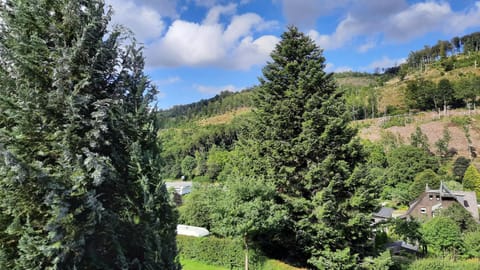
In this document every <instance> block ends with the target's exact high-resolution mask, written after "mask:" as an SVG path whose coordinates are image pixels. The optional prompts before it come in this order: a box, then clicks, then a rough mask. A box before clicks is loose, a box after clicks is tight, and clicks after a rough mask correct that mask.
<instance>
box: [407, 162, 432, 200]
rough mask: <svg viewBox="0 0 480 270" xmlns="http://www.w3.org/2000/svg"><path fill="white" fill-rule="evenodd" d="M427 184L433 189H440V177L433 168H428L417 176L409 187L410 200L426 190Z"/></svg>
mask: <svg viewBox="0 0 480 270" xmlns="http://www.w3.org/2000/svg"><path fill="white" fill-rule="evenodd" d="M427 184H428V186H429V187H430V188H432V189H438V187H439V186H440V177H439V176H438V175H437V174H436V173H435V172H434V171H432V170H431V169H427V170H425V171H423V172H421V173H419V174H417V175H416V176H415V179H414V180H413V183H412V184H411V185H410V188H409V194H410V201H411V200H413V199H415V198H417V197H418V196H420V194H422V193H423V192H424V191H425V186H426V185H427Z"/></svg>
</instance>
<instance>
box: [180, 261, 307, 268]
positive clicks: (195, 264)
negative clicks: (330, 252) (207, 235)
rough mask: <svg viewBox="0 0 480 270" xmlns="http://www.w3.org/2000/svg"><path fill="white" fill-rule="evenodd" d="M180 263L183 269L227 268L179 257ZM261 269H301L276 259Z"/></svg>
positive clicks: (267, 262) (266, 263)
mask: <svg viewBox="0 0 480 270" xmlns="http://www.w3.org/2000/svg"><path fill="white" fill-rule="evenodd" d="M180 263H181V264H182V269H183V270H228V269H227V268H223V267H219V266H212V265H208V264H204V263H200V262H197V261H192V260H186V259H181V260H180ZM262 270H301V269H300V268H295V267H293V266H290V265H287V264H284V263H282V262H279V261H276V260H267V261H266V262H265V265H264V266H263V267H262Z"/></svg>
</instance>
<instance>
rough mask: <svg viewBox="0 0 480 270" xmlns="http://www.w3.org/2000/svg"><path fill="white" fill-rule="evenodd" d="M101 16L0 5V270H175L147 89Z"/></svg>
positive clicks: (91, 5)
mask: <svg viewBox="0 0 480 270" xmlns="http://www.w3.org/2000/svg"><path fill="white" fill-rule="evenodd" d="M104 8H105V6H104V2H103V1H101V0H90V1H80V0H72V1H14V0H7V1H1V2H0V14H1V19H2V24H0V59H1V60H0V96H1V98H0V108H1V109H0V111H1V113H0V156H1V158H0V160H1V162H0V221H1V224H0V226H1V227H2V229H5V230H2V232H1V233H0V247H1V250H2V251H1V254H0V258H1V260H2V261H1V262H0V265H1V266H7V268H8V269H140V268H142V269H179V267H180V266H179V264H178V262H177V260H176V255H177V251H176V244H175V226H176V212H175V211H174V210H173V209H172V206H171V204H170V201H169V196H168V193H167V191H166V189H165V186H164V185H163V183H162V182H161V180H160V178H159V174H160V172H159V171H158V168H159V167H160V164H159V160H158V158H157V157H158V153H159V145H158V144H157V141H156V133H157V129H156V127H155V126H154V120H155V118H154V114H153V113H152V108H150V104H151V102H152V101H153V98H154V96H155V95H156V89H155V88H154V87H152V86H151V85H150V82H149V80H148V78H147V77H146V76H145V75H144V74H143V68H144V61H143V56H142V52H141V49H140V48H138V47H137V46H136V44H135V42H134V40H132V39H129V38H128V36H125V35H123V34H122V33H121V32H120V31H119V30H118V29H116V28H114V29H113V30H112V31H111V32H109V31H108V30H107V29H108V22H109V20H110V14H111V13H110V12H108V13H107V14H104V12H105V9H104ZM123 41H126V42H125V43H123ZM153 111H154V110H153Z"/></svg>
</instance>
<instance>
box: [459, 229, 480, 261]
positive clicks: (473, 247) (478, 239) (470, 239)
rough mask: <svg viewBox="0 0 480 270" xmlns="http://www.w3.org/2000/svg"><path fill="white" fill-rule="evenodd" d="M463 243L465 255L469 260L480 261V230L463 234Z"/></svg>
mask: <svg viewBox="0 0 480 270" xmlns="http://www.w3.org/2000/svg"><path fill="white" fill-rule="evenodd" d="M477 226H478V225H477ZM463 242H464V244H465V255H466V256H467V257H469V258H479V259H480V230H476V231H471V232H468V233H466V234H464V235H463Z"/></svg>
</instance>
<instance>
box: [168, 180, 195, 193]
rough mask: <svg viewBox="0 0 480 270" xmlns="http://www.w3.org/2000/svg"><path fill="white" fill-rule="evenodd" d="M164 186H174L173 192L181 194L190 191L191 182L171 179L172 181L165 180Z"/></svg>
mask: <svg viewBox="0 0 480 270" xmlns="http://www.w3.org/2000/svg"><path fill="white" fill-rule="evenodd" d="M165 186H166V187H167V190H168V189H170V188H174V189H175V192H176V193H177V194H178V195H180V196H183V195H185V194H188V193H190V192H192V182H191V181H173V182H165Z"/></svg>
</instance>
